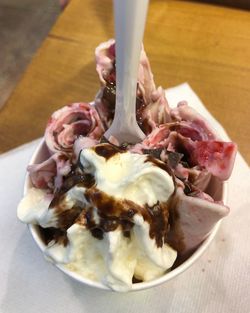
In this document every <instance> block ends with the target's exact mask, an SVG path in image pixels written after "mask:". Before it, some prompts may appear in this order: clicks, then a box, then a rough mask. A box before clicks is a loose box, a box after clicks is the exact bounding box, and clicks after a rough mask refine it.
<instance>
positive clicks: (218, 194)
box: [24, 140, 227, 291]
mask: <svg viewBox="0 0 250 313" xmlns="http://www.w3.org/2000/svg"><path fill="white" fill-rule="evenodd" d="M48 156H49V152H48V150H47V147H46V145H45V142H44V140H42V141H41V142H40V144H39V145H38V147H37V149H36V150H35V152H34V154H33V156H32V158H31V160H30V163H29V164H35V163H40V162H42V161H44V160H45V159H46V158H48ZM31 186H32V183H31V180H30V178H29V175H28V174H27V175H26V178H25V183H24V194H26V193H27V190H28V189H29V188H31ZM209 193H210V195H211V196H212V197H213V198H214V199H215V200H222V201H223V202H224V203H226V200H227V183H225V182H223V183H222V182H220V181H219V180H217V179H214V181H212V182H211V183H210V187H209ZM219 226H220V221H219V222H218V223H217V224H216V225H215V226H214V228H213V230H212V231H211V232H210V234H209V236H208V237H207V238H206V239H205V240H204V241H203V242H202V243H201V244H200V246H199V247H198V248H197V249H196V250H195V251H194V253H193V254H192V255H191V256H190V257H189V258H188V259H186V260H185V261H184V262H182V263H181V264H180V265H178V266H177V267H176V268H174V269H173V270H172V271H170V272H168V273H166V274H165V275H163V276H161V277H159V278H157V279H154V280H152V281H148V282H141V283H135V284H133V285H132V289H131V291H135V290H143V289H147V288H151V287H154V286H157V285H160V284H162V283H165V282H167V281H169V280H170V279H172V278H174V277H176V276H177V275H179V274H181V273H182V272H184V271H185V270H186V269H188V268H189V267H190V266H191V265H192V264H193V263H194V262H195V261H197V260H198V258H199V257H200V256H201V255H202V254H203V253H204V251H205V250H206V249H207V248H208V246H209V245H210V243H211V242H212V240H213V239H214V237H215V235H216V233H217V231H218V229H219ZM29 230H30V232H31V234H32V237H33V238H34V240H35V242H36V243H37V245H38V247H39V248H40V249H41V250H42V252H44V250H45V248H46V245H45V244H44V242H43V240H42V238H41V234H40V230H39V227H38V226H37V225H32V224H29ZM55 265H56V267H58V268H59V269H60V270H61V271H63V272H64V273H65V274H67V275H68V276H69V277H71V278H73V279H75V280H77V281H79V282H80V283H83V284H85V285H88V286H91V287H95V288H99V289H105V290H111V289H110V288H108V287H107V286H105V285H104V284H102V283H100V282H96V281H93V280H90V279H87V278H84V277H82V276H81V275H79V274H77V273H75V272H73V271H70V270H69V269H67V268H66V267H64V266H63V265H59V264H55Z"/></svg>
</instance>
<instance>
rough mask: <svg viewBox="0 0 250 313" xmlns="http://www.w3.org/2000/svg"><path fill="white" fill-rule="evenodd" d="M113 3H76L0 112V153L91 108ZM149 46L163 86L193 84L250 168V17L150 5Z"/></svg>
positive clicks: (158, 1)
mask: <svg viewBox="0 0 250 313" xmlns="http://www.w3.org/2000/svg"><path fill="white" fill-rule="evenodd" d="M112 15H113V13H112V1H111V0H102V1H99V0H72V1H71V3H70V5H69V6H68V7H67V8H66V10H65V11H64V12H63V13H62V15H61V16H60V18H59V19H58V21H57V22H56V24H55V26H54V27H53V28H52V30H51V32H50V33H49V35H48V36H47V38H46V40H45V41H44V43H43V45H42V46H41V48H40V49H39V50H38V52H37V53H36V55H35V57H34V58H33V60H32V62H31V64H30V65H29V66H28V68H27V70H26V71H25V73H24V75H23V77H22V79H21V80H20V82H19V84H18V85H17V87H16V89H15V91H14V92H13V94H12V95H11V97H10V98H9V100H8V102H7V104H6V105H5V106H4V107H3V109H2V110H1V111H0V152H4V151H7V150H9V149H11V148H14V147H16V146H18V145H20V144H23V143H25V142H28V141H30V140H32V139H35V138H37V137H39V136H42V134H43V131H44V127H45V125H46V122H47V120H48V117H49V116H50V114H51V113H52V112H53V111H55V110H56V109H58V108H60V107H62V106H63V105H65V104H68V103H72V102H79V101H85V102H87V101H91V100H92V99H93V98H94V96H95V93H96V91H97V90H98V88H99V81H98V77H97V74H96V72H95V61H94V49H95V47H96V46H97V45H98V44H99V43H100V42H102V41H105V40H107V39H109V38H111V37H113V36H114V33H113V16H112ZM144 45H145V49H146V52H147V54H148V56H149V59H150V62H151V66H152V70H153V73H154V76H155V80H156V83H157V85H162V86H163V87H165V88H167V87H171V86H175V85H177V84H180V83H182V82H185V81H187V82H188V83H189V84H190V85H191V87H192V88H193V89H194V90H195V92H196V93H197V94H198V95H199V96H200V98H201V99H202V101H203V103H205V105H206V106H207V108H208V109H209V110H210V112H211V113H212V114H213V115H214V116H215V118H217V119H218V120H219V122H220V123H221V124H222V125H223V126H224V127H225V129H226V130H227V132H228V133H229V135H230V137H231V138H232V140H233V141H235V142H236V143H238V146H239V150H240V152H241V153H242V155H243V156H244V157H245V159H246V160H247V161H248V163H249V162H250V141H249V134H250V122H249V119H250V62H249V60H250V12H247V11H241V10H235V9H229V8H223V7H216V6H212V5H207V4H198V3H192V2H186V1H184V2H181V1H165V0H151V2H150V7H149V12H148V20H147V26H146V31H145V39H144Z"/></svg>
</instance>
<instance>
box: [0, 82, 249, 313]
mask: <svg viewBox="0 0 250 313" xmlns="http://www.w3.org/2000/svg"><path fill="white" fill-rule="evenodd" d="M167 97H168V100H169V102H170V104H172V105H176V103H177V102H178V101H179V100H184V99H185V100H188V101H189V103H190V104H191V105H192V106H194V107H195V108H197V109H198V110H199V111H200V112H202V114H204V115H206V116H207V118H208V119H209V120H210V121H211V123H213V125H214V126H215V127H216V128H217V129H218V131H219V132H220V133H221V134H222V136H224V137H225V136H226V134H225V132H224V130H223V129H222V127H221V126H220V125H219V124H218V123H217V122H216V121H215V120H214V119H213V117H212V116H211V115H210V114H209V113H208V112H207V110H206V109H205V108H204V106H203V105H202V103H201V101H200V100H199V98H198V97H197V96H196V94H195V93H194V92H193V91H192V89H191V88H190V87H189V86H188V84H183V85H180V86H177V87H175V88H172V89H169V90H167ZM37 143H38V141H34V142H31V143H29V144H26V145H24V146H21V147H19V148H17V149H15V150H12V151H10V152H8V153H5V154H2V155H0V173H1V176H0V177H1V185H0V209H1V217H0V312H1V313H18V312H25V313H34V312H44V313H52V312H53V313H57V312H60V313H69V312H74V313H78V312H79V313H80V312H81V313H94V312H96V313H100V312H101V313H106V312H107V313H111V312H112V313H116V312H117V313H118V312H121V313H123V312H130V313H134V312H136V313H138V312H143V313H153V312H164V313H165V312H175V313H181V312H183V313H184V312H185V313H188V312H192V313H195V312H199V313H200V312H202V313H205V312H213V313H214V312H216V313H220V312H226V313H230V312H233V313H236V312H239V313H248V312H250V243H249V240H250V171H249V167H248V165H247V164H246V162H245V161H244V160H243V158H242V157H241V155H240V154H238V156H237V159H236V164H235V168H234V170H233V174H232V177H231V180H230V183H229V188H230V189H229V199H228V205H229V206H230V208H231V213H230V215H229V216H228V217H226V218H225V219H224V220H223V223H222V226H221V228H220V230H219V232H218V234H217V236H216V238H215V240H214V241H213V242H212V244H211V245H210V247H209V248H208V250H207V251H206V252H205V253H204V255H203V256H202V257H201V258H200V259H199V260H198V261H197V262H196V263H195V264H194V265H193V266H192V267H191V268H189V269H188V270H187V271H186V272H185V273H183V274H181V275H180V276H178V277H177V278H175V279H173V280H172V281H170V282H167V283H165V284H164V285H161V286H159V287H155V288H153V289H149V290H145V291H140V292H134V293H127V294H118V293H113V292H107V291H100V290H96V289H92V288H89V287H86V286H84V285H81V284H80V283H78V282H75V281H73V280H71V279H70V278H68V277H67V276H66V275H64V274H63V273H61V272H60V271H59V270H58V269H57V268H55V267H54V266H53V265H52V264H50V263H48V262H46V261H45V260H44V258H43V255H42V253H41V252H40V250H39V249H38V248H37V246H36V244H35V243H34V241H33V239H32V237H31V235H30V233H29V231H28V228H27V226H26V225H24V224H22V223H20V222H19V221H18V220H17V218H16V207H17V204H18V202H19V200H20V199H21V197H22V188H23V182H24V175H25V168H26V165H27V163H28V161H29V159H30V157H31V155H32V153H33V151H34V149H35V147H36V145H37Z"/></svg>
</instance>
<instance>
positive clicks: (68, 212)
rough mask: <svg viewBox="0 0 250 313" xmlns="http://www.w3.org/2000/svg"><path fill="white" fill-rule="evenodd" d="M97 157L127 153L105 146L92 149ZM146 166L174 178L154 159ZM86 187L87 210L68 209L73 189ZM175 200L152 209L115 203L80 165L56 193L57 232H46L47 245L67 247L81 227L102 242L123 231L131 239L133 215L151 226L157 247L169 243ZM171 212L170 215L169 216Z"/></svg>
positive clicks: (52, 230)
mask: <svg viewBox="0 0 250 313" xmlns="http://www.w3.org/2000/svg"><path fill="white" fill-rule="evenodd" d="M92 149H93V150H94V151H95V152H96V153H97V154H98V155H100V156H102V157H104V158H105V159H106V160H109V158H111V157H113V156H114V155H115V154H116V153H123V152H124V151H125V150H124V149H121V148H120V147H116V146H114V145H110V144H108V143H102V144H99V145H97V146H95V147H93V148H92ZM145 162H151V163H153V164H154V165H155V166H157V167H160V168H161V169H163V170H164V171H166V172H167V173H168V174H169V175H171V176H173V173H172V170H171V169H170V167H169V166H168V164H167V163H164V162H162V161H160V160H158V159H156V158H155V157H153V156H152V155H148V156H147V158H146V160H145ZM74 186H78V187H81V186H82V187H85V188H84V190H85V191H83V193H84V197H85V199H86V200H87V202H88V205H87V206H83V205H79V203H78V204H77V205H74V206H73V207H72V208H70V209H69V208H67V207H66V203H65V197H66V196H65V193H66V192H67V191H68V190H70V189H71V188H72V187H74ZM172 202H173V196H171V197H170V198H169V200H168V201H167V202H164V203H163V202H159V201H158V202H157V203H156V204H155V205H153V206H149V205H147V204H145V205H138V204H136V203H134V202H133V201H130V200H126V199H116V198H115V197H113V196H110V195H108V194H106V193H105V192H103V191H101V190H99V189H97V188H96V183H95V179H94V177H93V176H92V175H90V174H88V173H85V172H84V168H80V167H79V161H78V163H77V164H76V165H75V167H74V168H73V169H72V171H71V173H70V174H69V175H68V176H67V177H65V179H64V181H63V185H62V187H61V188H60V189H59V190H57V191H56V193H55V196H54V199H53V200H52V202H51V204H50V208H53V209H54V210H55V213H56V214H57V219H58V223H57V228H54V229H53V228H50V229H46V230H44V237H45V239H44V241H45V243H46V244H47V243H48V242H49V240H52V239H53V240H55V241H56V242H58V243H63V244H64V245H65V244H67V236H66V231H67V229H68V228H69V227H70V226H71V225H72V224H73V223H78V224H82V225H84V226H86V228H87V229H89V231H90V232H91V234H92V235H93V236H94V237H95V238H97V239H100V240H101V239H103V237H104V233H107V232H110V231H114V230H116V229H117V228H120V229H121V230H122V232H123V235H124V236H125V237H130V233H131V229H132V228H133V227H134V215H135V214H139V215H140V216H142V217H143V219H144V221H146V222H147V223H148V224H149V236H150V238H152V239H155V242H156V245H157V247H162V246H163V244H165V243H169V242H170V240H169V238H168V236H169V225H170V226H171V225H172V224H173V221H174V218H173V217H174V216H173V214H174V213H173V212H172V211H171V207H173V205H172ZM170 212H171V214H170ZM96 213H97V216H98V219H95V214H96Z"/></svg>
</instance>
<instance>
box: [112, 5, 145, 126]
mask: <svg viewBox="0 0 250 313" xmlns="http://www.w3.org/2000/svg"><path fill="white" fill-rule="evenodd" d="M147 8H148V0H114V10H115V31H116V45H115V49H116V110H115V119H117V120H119V119H122V120H121V121H120V122H121V126H120V127H122V128H124V129H127V126H129V125H130V126H132V125H134V123H136V116H135V105H136V87H137V78H138V70H139V59H140V53H141V47H142V39H143V34H144V28H145V21H146V15H147Z"/></svg>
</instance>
